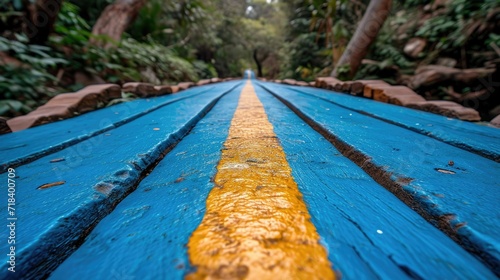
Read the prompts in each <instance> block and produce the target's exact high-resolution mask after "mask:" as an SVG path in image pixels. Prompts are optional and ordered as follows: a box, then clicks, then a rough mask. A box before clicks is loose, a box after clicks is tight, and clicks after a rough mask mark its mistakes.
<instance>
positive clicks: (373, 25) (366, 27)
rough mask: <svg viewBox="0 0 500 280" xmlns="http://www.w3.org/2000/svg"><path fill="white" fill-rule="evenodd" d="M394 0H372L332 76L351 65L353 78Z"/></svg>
mask: <svg viewBox="0 0 500 280" xmlns="http://www.w3.org/2000/svg"><path fill="white" fill-rule="evenodd" d="M391 4H392V0H371V1H370V4H369V5H368V8H367V9H366V11H365V14H364V15H363V18H362V19H361V22H360V23H359V26H358V28H357V29H356V32H354V35H353V36H352V38H351V40H350V41H349V44H348V45H347V48H346V50H345V51H344V53H343V54H342V56H341V57H340V59H339V61H338V62H337V65H336V66H335V69H333V71H332V73H331V75H330V76H332V77H337V76H339V75H340V74H342V73H339V68H340V67H343V66H344V65H348V66H349V73H348V74H347V76H348V78H350V79H352V78H353V77H354V75H355V74H356V72H357V71H358V68H359V66H360V64H361V60H363V58H365V56H366V54H367V53H368V48H369V47H370V45H371V44H372V43H373V41H375V39H376V38H377V34H378V32H379V31H380V29H381V28H382V25H384V22H385V20H386V19H387V17H388V16H389V12H390V9H391Z"/></svg>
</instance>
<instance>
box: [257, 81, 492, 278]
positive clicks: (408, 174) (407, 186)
mask: <svg viewBox="0 0 500 280" xmlns="http://www.w3.org/2000/svg"><path fill="white" fill-rule="evenodd" d="M260 84H262V83H260ZM265 86H266V87H267V88H268V89H269V90H271V91H272V92H273V93H274V94H276V96H279V97H280V98H282V100H283V101H285V103H287V104H288V105H289V106H290V107H291V108H293V109H294V110H295V111H296V113H298V114H299V115H301V117H302V118H303V119H305V120H306V121H308V122H309V123H310V124H311V125H312V126H313V127H315V128H316V129H317V130H318V131H319V132H321V133H322V134H323V135H324V136H325V137H327V138H328V139H329V140H330V141H331V142H332V143H334V144H335V145H336V147H337V148H339V149H340V150H341V151H342V152H343V153H344V154H345V155H348V156H349V158H350V159H351V160H353V161H355V162H356V163H357V164H358V165H359V166H361V167H362V168H363V169H364V170H365V171H366V172H368V173H369V174H370V175H371V176H373V177H374V178H376V179H377V180H379V182H380V183H381V184H382V185H384V187H386V188H388V189H389V190H391V192H393V193H394V194H396V195H397V196H398V197H399V198H400V199H402V200H403V201H405V202H406V203H407V204H408V205H410V206H411V207H414V208H415V210H417V211H419V213H420V214H421V215H423V216H424V217H426V218H427V219H428V220H429V221H431V222H432V223H434V224H435V225H436V226H438V227H439V228H440V229H442V230H443V231H444V232H446V233H447V234H448V235H449V236H451V237H452V238H454V239H455V240H457V241H458V242H459V243H460V244H461V245H462V246H463V247H464V248H466V249H467V250H469V252H471V253H474V254H475V255H476V256H477V257H478V258H481V259H482V260H483V261H484V263H486V264H487V265H488V266H489V267H490V268H491V269H492V270H493V271H495V273H497V274H500V272H499V271H498V270H499V259H500V250H499V248H500V243H499V241H498V239H497V236H499V233H500V224H499V223H498V203H499V197H500V188H499V181H498V174H500V164H498V163H496V162H494V161H491V160H489V159H485V158H483V157H481V156H479V155H477V154H474V153H471V152H468V151H465V150H462V149H459V148H457V147H454V146H451V145H448V144H446V143H443V142H440V141H435V139H433V138H430V137H428V136H426V135H422V134H420V133H416V132H414V131H411V130H409V129H406V128H402V127H400V126H397V125H393V124H390V123H388V122H385V121H382V120H379V119H376V118H373V117H369V116H366V115H365V114H360V113H358V112H355V111H353V110H348V109H346V108H344V107H341V106H337V105H335V104H333V103H331V102H327V101H325V100H323V99H318V98H316V97H313V96H308V95H303V94H300V93H297V92H295V91H291V90H289V89H287V88H285V87H283V86H278V85H270V84H266V85H265ZM391 136H392V137H391ZM450 161H453V162H454V164H453V165H452V166H450V165H449V162H450ZM443 170H448V171H450V173H446V172H442V171H443Z"/></svg>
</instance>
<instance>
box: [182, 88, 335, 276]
mask: <svg viewBox="0 0 500 280" xmlns="http://www.w3.org/2000/svg"><path fill="white" fill-rule="evenodd" d="M217 170H218V172H217V175H216V177H215V185H216V186H215V187H214V189H213V190H212V191H211V192H210V194H209V196H208V198H207V206H206V207H207V210H206V214H205V217H204V219H203V221H202V223H201V224H200V226H199V227H198V228H197V229H196V231H195V232H194V233H193V235H192V237H191V238H190V240H189V244H188V248H189V249H188V250H189V258H190V261H191V263H192V265H194V266H196V268H197V271H196V273H193V274H190V275H188V277H187V278H188V279H205V278H207V277H208V278H222V279H243V278H247V277H248V278H249V279H332V278H334V273H333V271H332V270H331V268H330V264H329V262H328V259H327V256H326V251H325V249H324V247H322V246H321V245H320V244H319V242H318V241H319V236H318V234H317V233H316V229H315V227H314V225H313V224H312V223H311V222H310V216H309V214H308V212H307V208H306V205H305V204H304V202H303V201H302V195H301V194H300V192H299V191H298V189H297V185H296V183H295V181H294V180H293V178H292V176H291V170H290V167H289V166H288V163H287V161H286V158H285V154H284V152H283V150H282V148H281V146H280V145H279V142H278V140H277V139H276V135H275V134H274V132H273V127H272V125H271V124H270V123H269V121H268V120H267V116H266V113H265V112H264V109H263V107H262V104H261V103H260V101H259V100H258V98H257V96H256V94H255V92H254V89H253V87H252V85H251V84H250V82H249V83H248V84H247V86H246V87H245V88H244V89H243V91H242V94H241V99H240V102H239V105H238V109H237V110H236V113H235V115H234V118H233V120H232V123H231V127H230V130H229V136H228V138H227V140H226V142H225V144H224V149H223V151H222V157H221V161H220V162H219V165H218V167H217Z"/></svg>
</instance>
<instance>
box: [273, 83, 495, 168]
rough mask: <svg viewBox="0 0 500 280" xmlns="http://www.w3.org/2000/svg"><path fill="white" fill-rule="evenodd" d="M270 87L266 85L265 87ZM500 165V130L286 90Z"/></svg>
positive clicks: (347, 98) (318, 91) (362, 101)
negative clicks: (448, 145) (318, 99)
mask: <svg viewBox="0 0 500 280" xmlns="http://www.w3.org/2000/svg"><path fill="white" fill-rule="evenodd" d="M267 85H269V84H266V86H267ZM287 88H288V89H290V90H293V91H295V92H297V93H301V94H308V95H311V96H315V97H318V98H321V99H323V100H327V101H329V102H331V103H332V104H335V105H339V106H341V107H343V108H346V109H350V110H353V111H355V112H358V113H361V114H365V115H369V116H372V117H374V118H378V119H380V120H383V121H385V122H388V123H391V124H395V125H398V126H401V127H404V128H406V129H409V130H412V131H415V132H418V133H420V134H423V135H427V136H430V137H432V138H434V139H436V140H439V141H442V142H445V143H448V144H450V145H453V146H456V147H459V148H462V149H465V150H468V151H471V152H474V153H477V154H479V155H481V156H484V157H486V158H489V159H492V160H494V161H497V162H500V130H498V129H495V128H491V127H487V126H480V125H477V124H473V123H468V122H464V121H460V120H456V119H450V118H446V117H443V116H437V115H435V114H430V113H427V112H422V111H417V110H412V109H408V108H402V107H400V106H395V105H391V104H381V103H379V102H375V101H372V100H367V99H361V98H356V97H352V96H346V95H343V94H338V93H332V92H331V91H325V90H321V89H314V88H296V87H287Z"/></svg>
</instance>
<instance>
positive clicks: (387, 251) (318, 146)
mask: <svg viewBox="0 0 500 280" xmlns="http://www.w3.org/2000/svg"><path fill="white" fill-rule="evenodd" d="M256 91H257V93H258V96H259V98H260V99H261V100H262V102H263V104H264V107H265V110H266V112H267V114H268V118H269V121H270V122H271V123H272V124H273V126H274V128H275V129H274V130H275V133H276V135H277V136H278V139H279V140H280V142H281V145H282V146H283V148H284V150H285V152H286V155H287V160H288V162H289V164H290V166H291V168H292V175H293V176H294V178H295V180H296V181H297V183H298V185H299V189H300V191H301V192H302V194H303V197H304V201H305V202H306V204H307V205H308V210H309V212H310V213H311V216H312V222H313V223H314V224H315V226H316V227H317V230H318V232H319V234H320V235H321V237H322V243H323V245H324V246H325V247H327V248H328V251H329V258H330V261H331V262H332V263H333V266H334V268H335V269H336V270H337V271H338V272H337V274H338V275H340V276H341V277H342V278H344V279H415V278H416V279H494V278H495V276H494V275H493V274H492V273H491V272H490V271H489V270H488V268H487V267H485V266H484V265H483V264H481V263H480V262H479V261H477V259H475V258H474V257H473V256H471V255H470V254H469V253H468V252H467V251H465V250H464V249H462V248H461V247H460V246H458V245H457V244H456V243H455V242H453V240H451V239H450V238H448V237H447V236H446V235H445V234H443V233H442V232H440V231H439V230H438V229H436V228H435V227H434V226H432V225H431V224H429V223H428V222H426V221H425V220H424V219H423V218H422V217H420V216H419V215H418V214H417V213H416V212H414V211H413V210H411V209H410V208H409V207H407V206H406V205H405V204H404V203H403V202H401V201H400V200H399V199H397V198H396V197H395V196H394V195H393V194H391V193H390V192H389V191H387V190H385V189H384V188H383V187H381V186H380V185H378V184H377V183H376V182H375V181H374V180H373V179H372V178H370V177H369V176H368V175H367V174H366V173H365V172H364V171H363V170H362V169H361V168H359V167H358V166H356V165H355V164H354V163H353V162H351V161H350V160H349V159H348V158H346V157H344V156H342V154H341V153H340V152H339V151H338V150H337V149H336V148H335V147H334V146H333V145H331V143H329V142H328V141H327V140H326V139H324V138H323V137H322V136H321V135H320V134H319V133H317V132H316V131H314V130H313V129H312V128H311V127H309V126H308V125H306V124H305V123H304V122H303V121H302V120H301V119H300V118H299V117H297V116H296V115H295V114H294V113H293V112H291V111H290V110H289V109H288V108H287V107H286V106H284V105H283V104H281V103H280V102H279V101H278V100H276V99H275V98H273V97H272V96H270V95H269V94H268V93H267V92H265V91H264V90H262V89H260V90H259V88H257V90H256Z"/></svg>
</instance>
